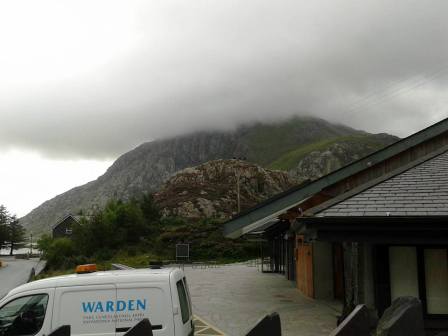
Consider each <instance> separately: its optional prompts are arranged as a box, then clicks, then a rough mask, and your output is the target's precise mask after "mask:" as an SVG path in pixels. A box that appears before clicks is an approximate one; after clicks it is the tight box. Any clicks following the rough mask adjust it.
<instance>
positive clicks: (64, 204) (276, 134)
mask: <svg viewBox="0 0 448 336" xmlns="http://www.w3.org/2000/svg"><path fill="white" fill-rule="evenodd" d="M348 139H350V140H348ZM375 139H376V140H375ZM378 139H381V141H379V140H378ZM377 140H378V141H377ZM396 140H397V138H396V137H393V136H390V135H381V136H378V135H371V134H368V133H366V132H363V131H358V130H354V129H352V128H349V127H347V126H344V125H336V124H332V123H329V122H327V121H325V120H322V119H316V118H311V117H295V118H291V119H288V120H284V121H282V122H277V123H270V124H267V123H255V124H252V125H244V126H241V127H239V128H237V129H236V130H233V131H209V132H196V133H193V134H188V135H183V136H178V137H174V138H169V139H161V140H157V141H153V142H148V143H144V144H142V145H140V146H139V147H137V148H135V149H133V150H131V151H129V152H127V153H125V154H124V155H122V156H121V157H119V158H118V159H117V160H116V161H115V162H114V163H113V165H112V166H111V167H110V168H109V169H108V170H107V171H106V173H105V174H104V175H102V176H100V177H99V178H98V179H97V180H95V181H91V182H89V183H87V184H85V185H82V186H79V187H76V188H73V189H71V190H69V191H67V192H65V193H63V194H61V195H58V196H56V197H54V198H53V199H51V200H49V201H46V202H45V203H43V204H42V205H40V206H39V207H37V208H36V209H34V210H33V211H31V212H30V213H29V214H28V215H26V216H25V217H23V218H21V222H22V224H23V225H24V226H25V227H26V228H27V229H28V230H30V231H32V232H34V233H41V232H43V231H48V230H49V229H50V228H51V226H52V225H53V224H55V223H56V221H57V220H58V218H60V217H62V216H64V215H65V214H67V213H77V212H78V211H80V210H86V211H89V209H92V208H93V207H102V206H104V204H105V203H106V202H107V200H108V199H110V198H121V199H128V198H129V197H132V196H134V195H139V194H141V193H143V192H154V191H157V190H158V188H159V187H160V186H161V185H162V183H164V182H165V181H167V180H168V178H170V177H171V176H173V175H174V174H175V173H176V172H178V171H180V170H182V169H185V168H188V167H193V166H197V165H200V164H202V163H205V162H207V161H210V160H217V159H232V158H234V157H244V158H245V159H246V161H249V162H254V163H257V164H259V165H261V166H263V167H268V168H273V169H282V170H286V171H290V172H291V174H292V176H294V177H295V178H298V179H302V178H307V176H305V175H306V174H307V172H308V171H310V172H311V173H312V174H311V175H313V176H316V175H319V174H322V172H321V171H320V170H319V169H320V168H319V167H318V165H317V164H315V158H314V159H309V160H308V162H309V163H307V164H305V163H302V164H301V162H302V161H303V160H305V159H306V157H307V156H308V155H314V156H316V155H317V156H324V157H325V158H322V159H317V160H321V161H322V164H323V167H324V168H325V169H324V171H327V170H328V169H332V168H333V167H334V166H335V165H336V164H335V160H336V161H338V160H339V163H338V164H346V163H348V161H351V160H352V159H353V158H354V157H355V158H356V157H357V156H359V155H362V154H363V153H366V152H370V151H372V150H376V149H379V148H381V147H383V146H384V145H385V144H388V143H391V142H394V141H396ZM347 141H349V142H350V141H352V143H356V144H358V143H359V144H360V145H359V146H361V149H360V150H359V153H360V154H358V150H355V151H353V150H352V148H351V145H349V144H348V145H341V146H342V147H343V148H345V149H346V150H348V151H349V152H350V153H351V154H349V155H347V156H346V157H344V154H343V155H342V156H341V155H340V154H338V153H339V151H340V148H341V146H339V144H340V143H341V142H342V143H349V142H347ZM332 146H333V147H332ZM328 151H330V154H331V155H328ZM318 153H321V154H318ZM311 166H312V168H308V167H311ZM302 174H303V175H304V176H302Z"/></svg>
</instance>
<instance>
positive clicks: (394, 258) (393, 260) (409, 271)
mask: <svg viewBox="0 0 448 336" xmlns="http://www.w3.org/2000/svg"><path fill="white" fill-rule="evenodd" d="M389 266H390V267H389V268H390V292H391V293H390V294H391V299H392V300H395V299H396V298H398V297H400V296H414V297H416V298H418V297H419V294H418V272H417V250H416V248H415V247H411V246H396V247H390V248H389Z"/></svg>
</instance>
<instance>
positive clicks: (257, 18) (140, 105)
mask: <svg viewBox="0 0 448 336" xmlns="http://www.w3.org/2000/svg"><path fill="white" fill-rule="evenodd" d="M446 13H448V1H445V0H439V1H437V0H433V1H421V0H418V1H417V0H416V1H411V0H406V1H404V0H403V1H390V0H384V1H381V0H363V1H359V0H353V1H343V0H341V1H334V0H328V1H316V0H314V1H299V0H292V1H288V0H282V1H274V0H269V1H268V0H244V1H241V0H213V1H212V0H195V1H185V0H145V1H130V0H122V1H113V0H105V1H96V0H86V1H82V0H76V1H65V0H55V1H45V0H40V1H35V0H29V1H28V0H5V1H1V2H0V127H1V132H0V160H1V161H0V174H1V175H0V204H1V203H4V204H5V205H6V206H7V207H8V208H9V209H10V210H11V211H12V212H15V213H17V214H19V215H24V214H26V213H27V212H28V211H29V210H31V209H32V208H33V207H35V206H37V205H39V204H40V203H41V202H43V201H44V200H46V199H48V198H51V197H53V196H55V195H56V194H58V193H60V192H63V191H65V190H67V189H69V188H71V187H73V186H76V185H78V184H81V183H84V182H87V181H89V180H91V179H94V178H96V177H97V176H98V175H100V174H101V173H103V172H104V171H105V169H106V168H107V166H109V165H110V164H111V162H112V161H113V159H115V158H116V157H117V156H118V155H119V154H121V153H123V152H126V151H128V150H130V149H132V148H133V147H135V146H136V145H138V144H140V143H142V142H144V141H148V140H151V139H156V138H160V137H166V136H171V135H176V134H180V133H185V132H190V131H193V130H197V129H204V128H226V129H228V128H232V127H235V125H238V124H240V123H242V122H250V121H254V120H276V119H278V118H283V117H287V116H291V115H295V114H300V115H313V116H318V117H322V118H325V119H328V120H330V121H336V122H340V123H345V124H347V125H349V126H352V127H355V128H360V129H365V130H367V131H371V132H389V133H393V134H396V135H399V136H406V135H409V134H411V133H412V132H415V131H417V130H419V129H421V128H424V127H426V126H428V125H430V124H431V123H434V122H436V121H439V120H441V119H443V118H445V117H448V23H447V20H446Z"/></svg>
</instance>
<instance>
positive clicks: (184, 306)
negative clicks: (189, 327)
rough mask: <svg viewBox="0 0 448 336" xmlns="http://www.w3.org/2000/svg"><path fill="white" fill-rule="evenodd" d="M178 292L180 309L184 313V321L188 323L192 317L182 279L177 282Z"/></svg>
mask: <svg viewBox="0 0 448 336" xmlns="http://www.w3.org/2000/svg"><path fill="white" fill-rule="evenodd" d="M176 285H177V292H178V293H179V302H180V311H181V313H182V322H184V323H186V322H188V320H189V319H190V310H189V309H188V299H187V293H186V292H185V287H184V283H183V282H182V280H179V281H178V282H177V284H176Z"/></svg>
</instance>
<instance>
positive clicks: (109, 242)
mask: <svg viewBox="0 0 448 336" xmlns="http://www.w3.org/2000/svg"><path fill="white" fill-rule="evenodd" d="M221 225H222V224H221V223H220V222H217V221H214V220H205V219H204V220H201V221H198V222H188V221H186V220H184V219H182V218H176V217H163V216H161V214H160V211H159V209H158V208H157V207H156V205H155V204H154V201H153V199H152V197H151V196H147V195H146V196H144V197H143V198H142V199H139V200H137V199H133V200H131V201H129V202H123V201H117V200H114V201H110V202H109V203H108V204H107V205H106V207H105V208H104V209H103V210H101V211H97V212H96V213H95V214H93V215H92V216H85V217H83V219H82V220H81V222H80V223H79V224H75V225H74V226H73V227H72V235H71V237H70V239H69V238H56V239H53V238H52V237H50V236H49V235H44V236H42V237H41V239H40V240H39V241H38V247H39V249H41V250H42V251H43V258H44V259H46V260H47V269H48V271H50V272H54V271H61V270H66V269H67V270H73V268H74V267H75V266H76V265H78V264H85V263H97V264H99V265H101V267H103V268H104V269H108V268H110V264H111V263H122V264H126V265H129V266H133V267H144V266H147V265H148V264H149V262H150V261H160V260H174V259H175V245H176V244H177V243H189V244H190V257H191V259H192V260H216V261H230V260H232V261H236V260H244V259H248V258H251V257H253V256H255V255H256V252H257V250H256V246H255V245H254V244H253V243H248V242H246V241H243V240H230V239H225V238H224V237H223V236H222V233H221Z"/></svg>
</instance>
